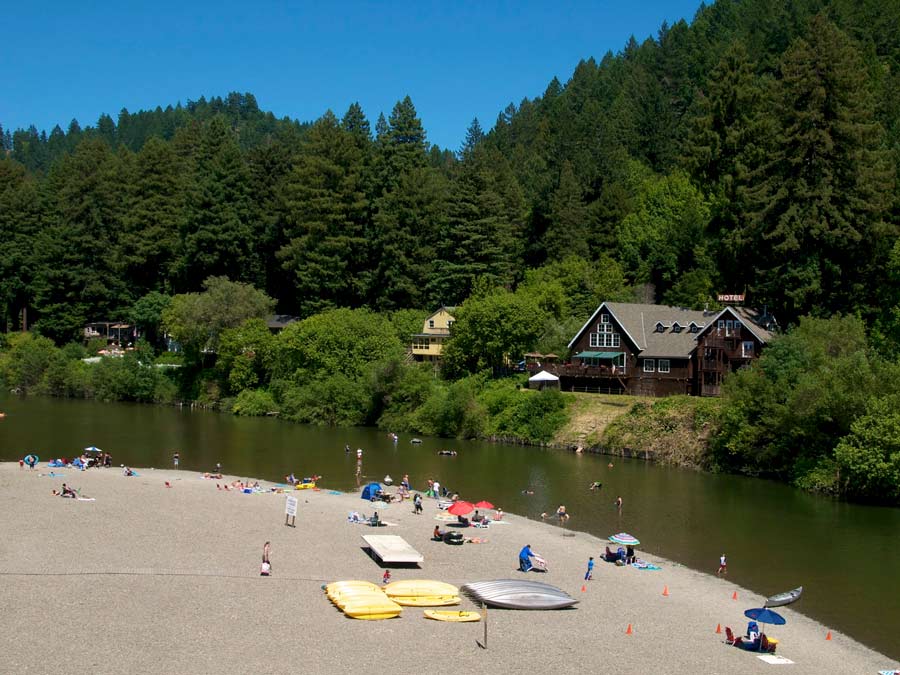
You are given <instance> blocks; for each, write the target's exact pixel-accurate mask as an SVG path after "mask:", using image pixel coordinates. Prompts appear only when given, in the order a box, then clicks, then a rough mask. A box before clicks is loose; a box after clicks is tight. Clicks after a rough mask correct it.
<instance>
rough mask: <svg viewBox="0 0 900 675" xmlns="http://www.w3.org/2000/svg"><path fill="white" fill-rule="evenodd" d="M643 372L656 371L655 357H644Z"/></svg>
mask: <svg viewBox="0 0 900 675" xmlns="http://www.w3.org/2000/svg"><path fill="white" fill-rule="evenodd" d="M644 372H645V373H655V372H656V359H644Z"/></svg>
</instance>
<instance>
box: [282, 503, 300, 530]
mask: <svg viewBox="0 0 900 675" xmlns="http://www.w3.org/2000/svg"><path fill="white" fill-rule="evenodd" d="M296 517H297V498H296V497H291V496H290V495H288V498H287V501H285V503H284V524H285V525H288V524H290V526H291V527H294V520H295V519H296ZM288 520H290V521H291V522H290V523H288Z"/></svg>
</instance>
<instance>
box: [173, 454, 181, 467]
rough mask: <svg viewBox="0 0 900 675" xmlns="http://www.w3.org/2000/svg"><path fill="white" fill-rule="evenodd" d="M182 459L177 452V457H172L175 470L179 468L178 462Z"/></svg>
mask: <svg viewBox="0 0 900 675" xmlns="http://www.w3.org/2000/svg"><path fill="white" fill-rule="evenodd" d="M180 459H181V455H179V454H178V451H177V450H176V451H175V455H174V456H173V457H172V460H173V461H174V462H175V468H176V469H177V468H178V461H179V460H180Z"/></svg>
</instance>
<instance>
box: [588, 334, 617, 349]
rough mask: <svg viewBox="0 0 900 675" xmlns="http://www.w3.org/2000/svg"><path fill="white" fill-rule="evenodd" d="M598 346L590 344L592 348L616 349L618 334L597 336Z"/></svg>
mask: <svg viewBox="0 0 900 675" xmlns="http://www.w3.org/2000/svg"><path fill="white" fill-rule="evenodd" d="M598 338H599V342H598V344H596V345H594V344H592V345H591V346H592V347H618V346H619V334H618V333H601V334H600V335H599V336H598Z"/></svg>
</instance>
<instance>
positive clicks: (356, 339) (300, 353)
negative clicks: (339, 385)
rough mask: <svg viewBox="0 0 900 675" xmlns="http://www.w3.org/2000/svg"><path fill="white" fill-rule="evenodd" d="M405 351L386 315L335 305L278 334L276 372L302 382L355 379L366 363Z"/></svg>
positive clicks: (275, 352) (274, 353)
mask: <svg viewBox="0 0 900 675" xmlns="http://www.w3.org/2000/svg"><path fill="white" fill-rule="evenodd" d="M403 351H404V345H403V344H402V343H401V342H400V340H399V339H398V337H397V334H396V332H395V330H394V328H393V327H392V326H391V324H390V322H389V321H388V320H387V319H385V318H384V317H383V316H381V315H379V314H375V313H374V312H372V311H370V310H367V309H353V310H351V309H335V310H331V311H328V312H324V313H322V314H316V315H315V316H311V317H309V318H307V319H304V320H303V321H298V322H296V323H292V324H290V325H289V326H287V328H285V329H284V330H283V331H281V332H280V333H279V334H278V335H277V337H276V339H275V345H274V352H273V357H272V361H273V365H272V374H273V376H274V377H277V378H291V379H293V380H294V381H295V382H297V383H298V384H301V385H303V384H305V383H306V382H308V381H310V380H315V379H320V378H326V377H332V376H336V375H338V374H340V375H343V376H346V377H347V378H350V379H353V380H355V379H357V378H358V377H359V376H360V375H362V373H364V372H365V370H366V368H367V367H368V364H371V363H376V362H378V361H383V360H385V359H389V358H391V357H399V356H400V354H402V353H403Z"/></svg>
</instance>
